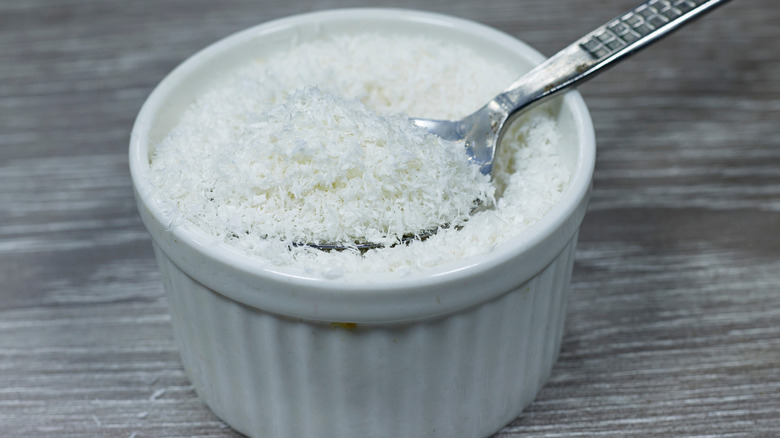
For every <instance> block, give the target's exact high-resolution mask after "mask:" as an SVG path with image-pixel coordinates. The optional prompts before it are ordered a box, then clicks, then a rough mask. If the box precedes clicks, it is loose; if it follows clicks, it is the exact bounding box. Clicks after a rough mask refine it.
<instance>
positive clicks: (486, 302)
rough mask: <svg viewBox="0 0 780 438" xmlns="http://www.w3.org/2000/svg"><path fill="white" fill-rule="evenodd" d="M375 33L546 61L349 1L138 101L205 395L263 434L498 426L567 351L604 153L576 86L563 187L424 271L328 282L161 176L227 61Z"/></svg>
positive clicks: (168, 275) (143, 144) (172, 275)
mask: <svg viewBox="0 0 780 438" xmlns="http://www.w3.org/2000/svg"><path fill="white" fill-rule="evenodd" d="M362 30H372V31H380V32H381V31H382V30H392V31H396V32H398V31H402V32H405V33H413V34H423V35H428V36H430V37H432V38H442V39H446V40H449V41H456V42H458V43H461V44H464V45H468V46H470V47H472V48H474V49H476V50H479V51H480V52H481V53H483V54H486V55H487V56H495V57H500V58H501V59H503V60H508V61H509V62H511V63H513V65H515V67H516V68H517V69H518V75H520V74H521V73H522V72H523V71H526V70H528V69H529V68H530V67H531V66H533V65H534V64H536V63H538V62H540V61H541V60H542V59H543V57H542V55H540V54H539V53H538V52H536V51H535V50H534V49H532V48H530V47H529V46H528V45H526V44H524V43H522V42H521V41H518V40H517V39H515V38H513V37H511V36H509V35H506V34H504V33H502V32H499V31H497V30H495V29H493V28H490V27H487V26H484V25H481V24H478V23H474V22H471V21H466V20H462V19H459V18H454V17H450V16H444V15H439V14H432V13H426V12H419V11H409V10H398V9H344V10H333V11H324V12H316V13H310V14H304V15H298V16H293V17H290V18H285V19H281V20H277V21H272V22H269V23H266V24H262V25H259V26H257V27H253V28H250V29H248V30H245V31H242V32H239V33H237V34H234V35H232V36H229V37H227V38H225V39H223V40H221V41H219V42H217V43H215V44H213V45H211V46H209V47H207V48H206V49H204V50H202V51H200V52H198V53H197V54H195V55H194V56H192V57H191V58H189V59H188V60H187V61H185V62H184V63H182V64H181V65H180V66H179V67H178V68H176V69H175V70H174V71H173V72H172V73H171V74H170V75H168V76H167V77H166V78H165V79H164V80H163V81H162V82H161V83H160V84H159V85H158V86H157V88H156V89H155V90H154V91H153V92H152V94H151V95H150V97H149V98H148V100H147V101H146V102H145V104H144V105H143V108H142V109H141V111H140V113H139V114H138V117H137V120H136V122H135V126H134V128H133V131H132V136H131V141H130V169H131V173H132V179H133V187H134V190H135V195H136V200H137V204H138V209H139V212H140V214H141V217H142V219H143V222H144V224H145V225H146V227H147V229H148V230H149V233H150V234H151V236H152V240H153V246H154V250H155V255H156V258H157V261H158V263H159V266H160V270H161V272H162V277H163V281H164V285H165V290H166V294H167V297H168V302H169V305H170V310H171V315H172V322H173V329H174V334H175V337H176V341H177V344H178V347H179V350H180V353H181V359H182V363H183V364H184V368H185V370H186V373H187V375H188V376H189V378H190V379H191V381H192V383H193V385H194V387H195V389H196V391H197V393H198V395H199V396H200V397H201V398H202V399H203V401H204V402H205V403H206V404H207V405H208V406H209V407H210V408H211V409H212V410H213V411H214V412H215V413H216V414H217V415H218V416H219V417H220V418H222V419H223V420H224V421H225V422H227V423H228V424H229V425H230V426H232V427H233V428H235V429H236V430H238V431H239V432H241V433H244V434H246V435H249V436H253V437H270V436H278V437H340V438H349V437H356V438H357V437H361V438H363V437H446V438H456V437H479V436H487V435H489V434H491V433H493V432H496V431H497V430H499V429H500V428H501V427H502V426H504V425H505V424H507V423H508V422H510V421H511V420H512V419H513V418H515V417H516V416H517V415H518V414H519V413H520V412H521V411H522V409H523V408H524V407H525V406H527V405H528V404H529V403H530V402H531V401H532V400H533V399H534V397H535V395H536V394H537V392H538V391H539V389H540V388H541V387H542V385H543V384H544V383H545V381H546V380H547V378H548V377H549V375H550V371H551V368H552V365H553V363H554V361H555V360H556V358H557V355H558V351H559V348H560V342H561V337H562V332H563V323H564V317H565V313H566V303H567V296H568V293H569V283H570V277H571V272H572V264H573V261H574V251H575V245H576V240H577V233H578V229H579V226H580V223H581V221H582V218H583V216H584V214H585V209H586V204H587V200H588V196H589V192H590V186H591V179H592V173H593V165H594V157H595V140H594V135H593V127H592V124H591V121H590V116H589V114H588V111H587V108H586V107H585V104H584V102H583V100H582V98H581V96H580V95H579V94H578V93H576V92H570V93H568V94H567V95H565V96H564V97H563V98H561V99H559V100H558V102H557V103H556V104H554V112H555V115H556V117H557V119H558V126H559V128H560V133H561V136H562V138H563V139H564V141H563V142H562V144H563V146H562V148H561V151H560V152H561V155H562V156H563V157H564V159H565V161H566V164H567V165H568V166H569V167H570V168H571V171H572V178H571V183H570V186H569V187H568V188H567V190H566V192H565V193H564V194H563V197H562V199H561V200H560V201H559V202H558V203H557V204H556V205H555V206H554V207H553V208H552V209H551V210H550V211H549V212H548V213H547V214H546V215H545V216H544V218H543V220H542V221H540V222H539V223H537V224H535V225H533V226H532V227H530V228H529V229H528V230H527V231H525V232H524V233H522V234H521V235H519V236H517V237H516V238H513V239H510V240H508V241H506V242H504V243H502V244H500V245H498V246H497V247H496V248H495V249H494V250H493V251H491V252H490V253H488V254H486V255H484V256H481V257H476V258H469V259H464V260H460V261H457V262H452V263H449V264H446V265H442V266H440V267H436V268H433V269H431V270H429V271H425V272H423V273H419V274H412V275H407V276H404V277H399V276H397V275H395V276H393V275H387V276H383V275H370V276H368V275H366V276H364V277H361V276H360V275H357V276H352V277H350V279H349V280H347V279H323V278H318V277H314V276H307V275H305V274H301V273H300V272H295V271H291V270H288V269H286V268H281V267H275V266H273V265H270V264H268V263H265V262H263V261H261V260H259V259H257V258H253V257H250V256H247V255H246V254H243V253H241V252H240V251H239V250H237V249H234V248H232V247H230V246H228V245H227V244H224V243H218V242H217V243H215V241H214V238H212V237H211V236H208V235H206V234H205V232H203V231H201V230H199V229H197V228H194V227H192V226H188V225H186V224H176V223H172V222H171V219H170V218H169V217H167V216H166V212H164V211H162V210H161V209H160V208H159V207H158V205H157V203H155V202H154V196H155V195H154V192H153V190H152V189H151V187H150V185H149V183H148V180H149V177H148V174H149V161H150V157H151V154H152V153H153V147H154V145H155V144H157V143H158V142H159V141H160V140H161V139H162V138H163V137H164V136H165V135H166V134H167V133H168V131H169V130H170V129H171V127H172V126H173V125H174V124H175V123H176V121H177V119H178V117H179V116H180V115H181V113H182V111H183V110H184V109H185V108H186V107H187V106H188V105H189V104H190V103H192V101H193V100H194V99H195V97H197V96H198V94H199V93H201V92H202V91H203V90H204V89H206V88H207V87H208V86H209V85H210V84H211V83H212V82H213V81H214V79H215V77H217V76H219V74H221V73H222V72H224V71H225V70H227V69H230V68H232V67H234V66H238V65H239V64H241V63H242V62H243V61H244V60H245V59H247V58H249V57H251V56H257V55H258V54H263V53H270V52H272V51H274V50H278V48H279V47H280V46H285V45H288V46H289V44H290V42H291V41H301V40H305V39H309V38H317V37H318V36H321V35H328V34H330V33H339V32H352V31H362Z"/></svg>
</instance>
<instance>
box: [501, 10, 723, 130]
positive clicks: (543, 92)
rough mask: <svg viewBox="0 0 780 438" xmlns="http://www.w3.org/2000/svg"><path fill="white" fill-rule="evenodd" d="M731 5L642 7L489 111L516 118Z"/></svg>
mask: <svg viewBox="0 0 780 438" xmlns="http://www.w3.org/2000/svg"><path fill="white" fill-rule="evenodd" d="M727 1H728V0H649V1H647V2H645V3H642V4H641V5H639V6H637V7H636V8H634V9H632V10H631V11H629V12H626V13H625V14H623V15H620V16H618V17H616V18H614V19H612V20H610V21H608V22H607V23H606V24H604V25H603V26H600V27H598V28H596V29H595V30H593V31H592V32H590V33H588V34H586V35H585V36H584V37H582V38H580V39H579V40H577V41H575V42H574V43H573V44H571V45H570V46H568V47H566V48H565V49H563V50H561V51H560V52H558V53H557V54H555V55H554V56H552V57H551V58H549V59H547V60H546V61H544V62H542V63H541V64H539V65H537V66H536V67H535V68H534V69H532V70H531V71H530V72H528V74H526V75H524V76H523V77H522V78H521V79H519V80H518V81H517V82H515V83H513V84H512V85H511V86H509V88H507V89H506V90H505V91H504V92H503V93H501V94H500V95H498V96H497V97H496V98H495V99H494V100H493V101H492V102H491V103H490V104H489V105H490V106H491V107H493V108H494V109H499V108H500V111H502V112H504V113H505V114H508V116H509V117H510V118H511V117H512V115H513V114H516V113H517V112H518V111H519V110H520V109H523V108H525V107H527V106H529V105H531V104H534V103H537V102H538V101H540V100H542V99H545V98H546V97H549V96H551V95H553V94H555V93H557V92H558V91H560V90H563V89H565V88H568V87H570V86H573V85H575V84H578V83H580V82H582V81H583V80H585V79H589V78H591V77H593V76H595V75H596V74H598V73H600V72H602V71H603V70H605V69H606V67H609V66H611V65H613V64H615V63H617V62H620V61H622V60H623V59H625V58H626V57H628V56H629V55H631V54H633V53H635V52H637V51H639V50H640V49H643V48H644V47H646V46H648V45H650V44H651V43H653V42H655V41H657V40H658V39H660V38H662V37H664V36H666V35H668V34H669V33H670V32H672V31H673V30H675V29H677V28H679V27H680V26H682V25H683V24H685V23H687V22H689V21H691V20H692V19H694V18H696V17H698V16H700V15H702V14H704V13H705V12H707V11H710V10H711V9H713V8H715V7H716V6H719V5H721V4H723V3H726V2H727ZM496 105H497V106H498V108H496Z"/></svg>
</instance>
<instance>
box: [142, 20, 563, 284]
mask: <svg viewBox="0 0 780 438" xmlns="http://www.w3.org/2000/svg"><path fill="white" fill-rule="evenodd" d="M377 54H381V56H378V55H377ZM463 59H470V60H473V62H469V63H462V62H461V61H462V60H463ZM516 76H517V75H516V74H515V73H513V72H512V71H511V70H509V69H507V68H506V67H505V66H503V65H501V64H500V63H498V62H496V61H494V60H490V59H485V58H484V57H481V56H480V55H479V54H478V53H475V52H473V51H471V50H469V49H467V48H465V47H462V46H458V45H456V44H452V43H447V42H443V41H437V40H432V39H428V38H421V37H412V36H403V35H378V34H371V33H366V34H361V35H342V36H336V37H331V38H323V39H319V40H314V41H309V42H304V43H301V44H299V45H298V46H296V47H294V48H292V49H289V50H285V51H280V52H279V53H276V54H274V55H272V56H269V57H268V58H267V59H265V60H257V61H255V62H251V63H250V65H247V66H246V67H244V68H241V69H239V70H238V71H236V72H233V73H232V74H230V75H228V76H227V77H225V78H224V79H223V80H222V81H221V82H219V83H218V84H217V85H216V86H215V87H214V88H213V89H212V90H210V91H209V92H207V93H206V94H204V95H203V96H201V97H200V98H199V99H198V100H197V101H196V102H195V104H193V105H192V106H191V108H189V109H188V110H187V111H186V112H185V114H184V115H183V116H182V118H181V120H180V121H179V123H178V124H177V126H176V127H175V128H174V129H173V130H172V131H171V133H170V134H169V135H168V137H167V138H165V139H164V141H162V142H161V143H160V144H159V145H157V146H156V152H155V154H154V156H153V159H152V163H151V175H152V177H151V180H152V181H151V182H152V184H153V186H154V187H155V188H156V190H157V191H158V196H157V199H158V200H159V202H160V203H161V206H162V207H163V208H164V209H165V210H166V211H170V212H171V220H172V222H173V223H177V222H180V221H185V222H190V223H192V224H194V225H196V226H198V227H201V228H203V229H204V230H205V231H207V232H208V233H209V234H211V235H214V236H215V237H217V238H218V239H221V240H223V241H226V242H228V243H229V244H231V245H233V246H235V247H237V248H239V249H241V250H243V251H245V252H247V253H248V254H250V255H253V256H257V257H260V258H262V259H265V260H267V261H270V262H271V263H273V264H276V265H281V266H291V267H297V268H298V269H301V270H304V271H306V272H308V273H310V274H315V275H318V276H321V277H323V278H341V277H344V276H349V274H351V273H374V272H377V273H378V272H396V273H398V274H400V275H403V274H406V273H411V272H414V271H419V270H424V269H426V268H429V267H432V266H436V265H440V264H443V263H447V262H450V261H453V260H457V259H460V258H463V257H468V256H471V255H476V254H481V253H485V252H487V251H490V250H491V249H492V247H494V246H495V245H496V244H498V243H500V242H502V241H504V240H506V239H508V238H510V237H512V236H515V235H517V234H519V233H520V232H522V231H523V230H524V229H526V228H527V227H528V226H530V225H532V224H533V223H535V222H537V221H538V220H539V219H540V218H541V217H542V216H543V215H544V213H546V212H547V211H548V210H549V208H550V207H551V206H552V205H553V204H554V203H555V202H556V201H557V199H558V198H559V197H560V195H561V193H562V191H563V190H564V189H565V187H566V185H567V183H568V178H569V172H568V170H567V169H566V168H565V166H563V165H562V163H561V162H560V159H559V157H558V156H557V148H558V146H557V145H558V142H559V141H560V140H559V138H558V136H557V133H556V126H555V122H554V120H553V119H552V118H551V117H550V115H549V114H547V113H546V112H545V111H544V110H536V111H534V112H531V113H529V114H528V115H526V116H524V117H523V118H522V120H521V121H519V122H518V123H515V124H514V125H513V126H512V128H510V131H509V132H508V133H507V134H506V135H505V137H504V141H503V144H502V146H501V148H500V149H499V157H498V159H497V162H496V169H495V170H494V183H495V185H496V187H497V192H496V193H497V194H498V195H500V196H498V199H497V203H496V204H495V205H493V204H492V201H493V185H492V184H491V183H490V182H489V180H488V179H487V178H485V177H483V176H482V175H480V174H479V171H478V169H477V168H476V167H475V166H470V165H468V164H467V161H466V155H465V151H464V149H463V145H462V144H455V143H450V142H444V141H442V140H441V139H439V138H437V137H435V136H432V135H430V134H427V133H425V132H424V131H421V130H420V129H418V128H416V127H414V126H413V125H412V124H411V123H410V122H409V121H408V119H407V117H406V116H405V115H401V114H400V113H404V114H409V115H411V116H420V117H429V118H442V119H455V118H460V117H463V116H465V115H467V114H469V113H470V112H472V111H474V110H476V109H477V108H479V107H480V106H481V105H482V104H484V102H486V101H487V100H489V99H490V98H492V96H494V95H495V94H497V93H498V92H500V91H501V89H503V88H504V87H505V86H506V85H507V84H509V83H511V82H512V81H513V80H514V79H515V77H516ZM475 199H483V200H485V201H486V206H487V207H488V208H484V209H482V210H481V211H479V212H476V213H473V214H470V212H471V209H472V207H473V202H474V200H475ZM442 224H451V225H458V227H454V226H453V227H450V228H447V229H440V230H439V231H438V232H437V233H436V234H435V235H433V236H431V237H430V238H428V239H427V240H425V241H413V242H411V243H410V244H408V245H396V246H393V247H386V248H380V249H375V250H370V251H367V252H365V253H360V252H359V251H356V250H346V251H331V252H324V251H319V250H316V249H312V248H308V247H291V245H290V242H308V243H322V242H336V243H346V242H355V241H371V242H384V243H393V242H395V241H396V240H397V239H398V238H399V237H400V236H402V235H403V234H406V233H409V232H414V231H416V230H419V231H424V230H428V229H431V228H435V227H436V226H438V225H442Z"/></svg>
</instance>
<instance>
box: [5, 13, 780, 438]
mask: <svg viewBox="0 0 780 438" xmlns="http://www.w3.org/2000/svg"><path fill="white" fill-rule="evenodd" d="M637 4H638V3H637V2H635V1H634V0H558V1H547V0H483V1H480V2H473V1H466V0H454V1H453V0H446V1H445V0H437V1H402V2H398V1H396V2H383V3H380V2H375V1H369V2H356V1H346V0H345V1H337V0H330V1H316V0H315V1H309V2H302V1H296V0H286V1H221V2H214V1H205V0H197V1H183V0H160V1H133V2H127V1H119V0H99V1H97V0H95V1H92V0H25V1H13V0H2V1H0V436H8V437H11V436H25V437H29V436H58V437H61V436H65V437H68V436H73V437H84V436H110V437H114V436H116V437H122V436H124V437H135V438H140V437H161V436H166V437H194V436H209V437H235V436H238V435H237V434H236V433H235V432H233V431H231V430H230V429H229V428H227V426H225V425H224V424H223V423H222V422H221V421H220V420H219V419H217V418H216V417H215V416H214V415H213V414H212V413H211V412H210V411H209V410H208V409H207V408H206V407H205V406H204V405H203V404H202V403H201V402H200V401H199V400H198V398H197V396H196V394H195V392H194V390H193V388H192V386H191V385H190V384H189V382H188V380H187V379H186V377H185V375H184V373H183V370H182V367H181V364H180V362H179V358H178V352H177V351H176V347H175V345H174V343H173V338H172V332H171V327H170V319H169V316H168V310H167V304H166V302H165V298H164V293H163V289H162V283H161V281H160V277H159V274H158V272H157V267H156V265H155V262H154V259H153V255H152V250H151V243H150V240H149V238H148V235H147V234H146V232H145V230H144V229H143V226H142V224H141V221H140V219H139V218H138V215H137V213H136V211H135V204H134V201H133V196H132V191H131V187H130V178H129V172H128V169H127V157H126V155H127V144H128V140H129V133H130V129H131V127H132V123H133V119H134V117H135V114H136V113H137V112H138V110H139V109H140V106H141V104H142V103H143V101H144V99H145V98H146V97H147V96H148V95H149V93H150V92H151V90H152V88H153V87H154V86H155V85H156V84H157V83H158V82H159V81H160V80H161V79H162V78H163V77H164V76H165V75H166V74H167V73H168V72H169V71H170V70H171V69H173V68H174V67H175V66H176V65H177V64H179V63H180V62H181V61H183V60H184V59H185V58H187V57H188V56H189V55H191V54H193V53H194V52H196V51H197V50H199V49H200V48H202V47H204V46H206V45H208V44H210V43H212V42H214V41H216V40H217V39H220V38H222V37H224V36H227V35H229V34H231V33H233V32H236V31H238V30H241V29H244V28H246V27H249V26H252V25H255V24H259V23H262V22H265V21H268V20H272V19H275V18H281V17H284V16H288V15H292V14H298V13H303V12H309V11H315V10H322V9H329V8H340V7H355V6H384V7H402V8H414V9H422V10H428V11H434V12H440V13H445V14H449V15H455V16H458V17H462V18H467V19H471V20H475V21H478V22H481V23H484V24H487V25H490V26H493V27H496V28H498V29H500V30H502V31H504V32H507V33H509V34H511V35H513V36H515V37H517V38H519V39H522V40H524V41H525V42H527V43H529V44H530V45H532V46H534V47H536V48H537V49H538V50H540V51H541V52H542V53H544V54H545V55H548V56H549V55H552V54H553V53H555V52H556V51H557V50H559V49H561V48H563V47H564V46H566V45H568V44H569V43H570V42H572V41H573V40H575V39H576V38H579V37H580V36H582V35H583V34H584V33H586V32H588V31H590V30H592V29H593V28H595V27H596V26H599V25H601V24H603V23H604V22H606V21H607V20H609V19H611V18H613V17H614V16H616V15H618V14H620V13H622V12H624V11H626V10H628V9H630V8H633V7H634V6H636V5H637ZM778 23H780V4H779V3H778V2H777V1H776V0H739V1H733V2H731V3H729V4H727V5H725V6H723V7H722V8H719V9H717V10H715V11H714V12H712V13H711V14H709V15H707V16H705V17H704V18H703V19H701V20H700V21H697V22H695V23H693V24H691V25H689V26H686V27H685V28H684V29H683V30H682V31H680V32H679V33H676V34H674V35H672V36H671V37H669V38H667V39H666V40H664V41H661V42H660V43H657V44H656V45H654V46H653V47H651V48H649V49H648V50H647V51H645V52H643V53H640V54H638V55H636V56H635V57H634V58H633V59H631V60H629V61H627V62H624V63H622V64H620V65H619V66H617V67H615V68H614V70H612V71H610V72H607V73H606V74H604V75H602V76H600V77H598V78H596V79H594V80H592V81H591V82H589V83H587V84H585V85H583V86H582V87H581V89H580V91H581V92H582V93H583V95H584V97H585V99H586V102H587V103H588V105H589V107H590V110H591V113H592V117H593V120H594V124H595V128H596V136H597V143H598V158H597V163H596V173H595V180H594V190H593V198H592V202H591V206H590V210H589V212H588V215H587V216H586V218H585V222H584V224H583V228H582V230H581V233H580V244H579V246H578V253H577V263H576V265H575V271H574V277H573V280H572V281H573V286H572V287H573V294H572V299H571V301H570V306H569V312H568V316H567V323H566V329H565V334H564V339H563V346H562V349H561V355H560V359H559V362H558V364H557V365H556V367H555V368H554V370H553V375H552V377H551V380H550V381H549V383H548V384H547V385H546V386H545V387H544V388H543V389H542V390H541V392H540V394H539V396H538V398H537V400H536V401H535V402H534V403H533V404H532V405H531V406H530V407H529V408H528V409H527V410H526V411H525V412H524V413H522V414H521V415H520V416H519V417H518V418H516V419H515V420H514V421H513V422H512V423H510V424H509V425H507V427H506V428H505V429H504V430H502V431H501V432H499V433H498V434H497V435H496V436H497V437H520V436H550V437H552V436H556V437H560V436H594V435H611V436H680V435H688V436H773V435H774V434H776V433H777V431H778V430H780V79H779V77H778V76H779V74H778V72H780V47H779V46H778V41H779V40H780V26H778ZM378 56H381V55H378Z"/></svg>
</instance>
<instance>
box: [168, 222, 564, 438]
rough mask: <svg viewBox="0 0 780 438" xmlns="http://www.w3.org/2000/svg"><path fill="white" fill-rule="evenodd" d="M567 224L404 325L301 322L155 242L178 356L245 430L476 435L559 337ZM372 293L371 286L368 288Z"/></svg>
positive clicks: (543, 374) (523, 388) (528, 390)
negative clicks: (440, 308) (448, 303)
mask: <svg viewBox="0 0 780 438" xmlns="http://www.w3.org/2000/svg"><path fill="white" fill-rule="evenodd" d="M576 240H577V234H576V233H575V235H574V237H573V238H572V239H571V240H570V241H569V243H568V244H567V245H566V246H565V247H564V249H563V250H562V251H561V252H560V253H559V254H558V255H557V257H556V258H555V259H554V260H553V261H552V262H551V263H550V264H549V265H548V266H547V267H546V268H544V269H543V270H542V271H541V272H539V273H538V274H537V275H536V276H535V277H533V278H532V279H531V280H529V281H527V282H526V283H524V284H522V285H520V286H518V287H517V288H515V289H513V290H511V291H508V292H507V293H505V294H503V295H501V296H499V297H498V298H495V299H493V300H491V301H488V302H485V303H482V304H480V305H477V306H474V307H471V308H467V309H464V310H461V311H459V312H456V313H453V314H450V315H446V316H443V317H439V318H436V319H428V320H421V321H416V322H408V323H403V324H372V325H369V324H352V323H350V322H349V321H333V322H330V323H323V322H314V321H303V320H296V319H291V318H288V317H284V316H280V315H277V314H273V313H269V312H266V311H264V310H263V309H258V308H254V307H249V306H247V305H244V304H241V303H239V302H236V301H233V300H231V299H229V298H226V297H225V296H223V295H221V294H220V293H219V291H214V290H211V289H209V288H207V287H205V286H203V285H202V284H200V283H198V282H197V281H195V280H193V279H192V278H191V277H190V276H189V275H187V274H186V273H185V272H183V271H182V270H181V269H179V268H178V267H177V266H176V265H175V264H174V263H173V262H172V261H171V260H170V259H169V258H168V257H167V256H166V255H165V254H164V253H163V252H162V251H161V250H160V249H159V248H158V247H156V246H155V254H156V256H157V260H158V263H159V265H160V269H161V271H162V276H163V279H164V282H165V289H166V293H167V296H168V301H169V305H170V308H171V314H172V321H173V328H174V333H175V336H176V339H177V343H178V347H179V350H180V352H181V357H182V362H183V363H184V367H185V369H186V372H187V374H188V375H189V377H190V379H191V380H192V383H193V384H194V386H195V389H196V390H197V392H198V394H199V395H200V397H201V398H202V399H203V400H204V401H205V402H206V403H207V404H208V405H209V407H210V408H211V409H212V410H213V411H214V412H215V413H216V414H217V415H218V416H219V417H221V418H222V419H223V420H225V421H226V422H227V423H228V424H230V425H231V426H232V427H234V428H235V429H237V430H238V431H240V432H242V433H244V434H246V435H249V436H252V437H339V438H351V437H355V438H358V437H360V438H365V437H446V438H457V437H468V438H474V437H480V436H488V435H490V434H491V433H493V432H495V431H497V430H499V429H500V428H501V427H502V426H504V425H505V424H507V423H508V422H509V421H511V420H512V419H513V418H515V417H516V416H517V415H518V414H519V413H520V411H521V410H522V409H523V408H524V407H525V406H527V405H528V404H529V403H530V402H531V401H532V400H533V399H534V397H535V396H536V393H537V392H538V391H539V389H540V388H541V387H542V385H543V384H544V382H545V381H546V380H547V378H548V377H549V375H550V370H551V368H552V365H553V363H554V362H555V359H556V358H557V355H558V351H559V348H560V342H561V336H562V331H563V322H564V316H565V313H566V303H567V298H568V293H569V283H570V278H571V272H572V265H573V260H574V249H575V245H576ZM366 293H370V291H366Z"/></svg>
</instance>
